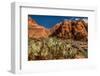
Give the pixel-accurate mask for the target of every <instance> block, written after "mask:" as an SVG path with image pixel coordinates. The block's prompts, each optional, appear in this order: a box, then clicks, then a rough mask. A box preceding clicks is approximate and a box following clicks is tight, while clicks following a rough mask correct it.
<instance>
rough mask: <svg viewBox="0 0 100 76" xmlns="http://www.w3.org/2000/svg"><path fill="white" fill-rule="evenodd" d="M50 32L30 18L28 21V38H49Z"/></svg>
mask: <svg viewBox="0 0 100 76" xmlns="http://www.w3.org/2000/svg"><path fill="white" fill-rule="evenodd" d="M48 35H49V30H48V29H46V28H45V27H43V26H41V25H39V24H37V23H36V21H35V20H33V19H32V18H30V17H29V19H28V37H29V38H31V39H41V38H47V37H48Z"/></svg>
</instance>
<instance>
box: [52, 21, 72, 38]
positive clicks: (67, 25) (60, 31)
mask: <svg viewBox="0 0 100 76" xmlns="http://www.w3.org/2000/svg"><path fill="white" fill-rule="evenodd" d="M53 28H55V31H54V32H53V33H52V35H53V36H55V35H57V37H60V38H67V39H68V38H72V33H71V31H72V22H71V21H66V20H65V21H63V22H61V23H60V24H58V27H57V25H56V27H55V26H54V27H53ZM51 29H52V28H51Z"/></svg>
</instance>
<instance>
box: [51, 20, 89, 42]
mask: <svg viewBox="0 0 100 76" xmlns="http://www.w3.org/2000/svg"><path fill="white" fill-rule="evenodd" d="M51 33H52V36H57V37H59V38H64V39H75V40H82V41H87V37H88V25H87V23H85V21H83V20H77V21H71V20H64V21H63V22H61V23H59V24H57V25H55V26H54V27H53V28H51Z"/></svg>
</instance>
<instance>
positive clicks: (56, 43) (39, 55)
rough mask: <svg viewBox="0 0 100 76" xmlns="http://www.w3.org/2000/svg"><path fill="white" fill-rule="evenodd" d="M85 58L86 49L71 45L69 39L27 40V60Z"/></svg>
mask: <svg viewBox="0 0 100 76" xmlns="http://www.w3.org/2000/svg"><path fill="white" fill-rule="evenodd" d="M78 57H82V58H86V57H87V51H86V50H83V52H82V51H79V50H78V49H77V48H75V47H73V46H72V41H71V40H70V39H67V40H62V39H60V38H56V37H49V38H46V39H41V40H32V39H29V41H28V60H53V59H74V58H78Z"/></svg>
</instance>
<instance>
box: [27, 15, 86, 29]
mask: <svg viewBox="0 0 100 76" xmlns="http://www.w3.org/2000/svg"><path fill="white" fill-rule="evenodd" d="M28 16H29V17H31V18H32V19H34V20H35V21H36V22H37V23H38V24H40V25H42V26H44V27H46V28H51V27H53V26H54V25H55V24H57V23H59V22H61V21H63V20H65V19H66V20H76V19H88V17H74V16H50V15H49V16H48V15H28Z"/></svg>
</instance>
